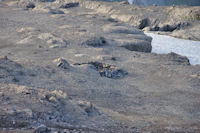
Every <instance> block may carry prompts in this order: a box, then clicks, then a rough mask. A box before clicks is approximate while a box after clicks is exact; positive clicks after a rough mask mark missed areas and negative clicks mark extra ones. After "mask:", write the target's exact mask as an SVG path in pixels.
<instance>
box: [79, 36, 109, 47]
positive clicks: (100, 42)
mask: <svg viewBox="0 0 200 133" xmlns="http://www.w3.org/2000/svg"><path fill="white" fill-rule="evenodd" d="M82 45H88V46H92V47H102V46H106V45H108V42H107V40H106V39H105V38H104V37H92V38H90V39H88V40H86V41H85V42H83V43H82Z"/></svg>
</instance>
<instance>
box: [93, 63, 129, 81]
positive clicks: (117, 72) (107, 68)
mask: <svg viewBox="0 0 200 133" xmlns="http://www.w3.org/2000/svg"><path fill="white" fill-rule="evenodd" d="M89 64H91V65H93V66H94V67H95V69H96V70H97V71H98V72H99V74H100V75H101V76H102V77H107V78H112V79H120V78H123V77H124V76H126V75H127V74H128V72H127V71H125V70H123V69H118V68H116V67H115V66H113V65H107V64H103V63H100V62H90V63H89Z"/></svg>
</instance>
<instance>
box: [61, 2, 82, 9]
mask: <svg viewBox="0 0 200 133" xmlns="http://www.w3.org/2000/svg"><path fill="white" fill-rule="evenodd" d="M78 6H79V3H78V2H74V3H66V4H64V5H61V6H60V8H73V7H78Z"/></svg>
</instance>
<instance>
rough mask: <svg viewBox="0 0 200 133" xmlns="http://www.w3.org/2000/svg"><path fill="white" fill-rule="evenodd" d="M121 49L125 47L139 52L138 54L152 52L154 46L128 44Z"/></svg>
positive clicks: (148, 44)
mask: <svg viewBox="0 0 200 133" xmlns="http://www.w3.org/2000/svg"><path fill="white" fill-rule="evenodd" d="M121 47H124V48H126V49H128V50H130V51H138V52H147V53H149V52H151V50H152V46H151V43H150V42H141V43H134V42H133V43H127V44H124V45H122V46H121Z"/></svg>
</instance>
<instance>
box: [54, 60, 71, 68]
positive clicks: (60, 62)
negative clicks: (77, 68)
mask: <svg viewBox="0 0 200 133" xmlns="http://www.w3.org/2000/svg"><path fill="white" fill-rule="evenodd" d="M53 62H54V63H56V64H57V67H60V68H63V69H70V68H71V66H70V64H69V63H68V62H67V61H66V60H65V59H63V58H58V59H55V60H54V61H53Z"/></svg>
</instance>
